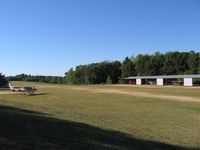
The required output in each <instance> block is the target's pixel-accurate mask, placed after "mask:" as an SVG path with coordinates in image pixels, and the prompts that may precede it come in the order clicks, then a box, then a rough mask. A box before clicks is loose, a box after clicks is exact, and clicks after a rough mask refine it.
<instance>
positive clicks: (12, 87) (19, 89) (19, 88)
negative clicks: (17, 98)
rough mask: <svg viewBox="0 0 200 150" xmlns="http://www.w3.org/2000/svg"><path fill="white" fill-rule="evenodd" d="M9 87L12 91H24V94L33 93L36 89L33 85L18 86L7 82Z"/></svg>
mask: <svg viewBox="0 0 200 150" xmlns="http://www.w3.org/2000/svg"><path fill="white" fill-rule="evenodd" d="M9 88H10V90H11V91H13V92H24V94H26V93H27V94H29V95H35V92H36V91H37V90H38V89H37V88H36V87H34V86H29V87H19V86H12V85H11V84H10V83H9Z"/></svg>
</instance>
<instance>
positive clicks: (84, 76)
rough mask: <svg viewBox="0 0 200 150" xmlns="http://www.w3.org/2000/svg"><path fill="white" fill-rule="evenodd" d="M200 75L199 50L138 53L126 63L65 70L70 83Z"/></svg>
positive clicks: (96, 64) (108, 63)
mask: <svg viewBox="0 0 200 150" xmlns="http://www.w3.org/2000/svg"><path fill="white" fill-rule="evenodd" d="M198 73H199V74H200V53H198V52H194V51H190V52H178V51H175V52H167V53H165V54H162V53H160V52H156V53H154V54H152V55H149V54H145V55H142V54H139V55H137V56H136V57H130V58H129V57H126V58H125V59H124V61H123V62H119V61H113V62H109V61H104V62H101V63H92V64H88V65H79V66H77V67H76V68H75V69H73V68H71V69H70V70H69V71H68V72H66V73H65V78H64V82H65V83H67V84H105V83H109V84H111V83H112V84H115V83H122V82H124V80H123V79H124V78H125V77H128V76H144V75H149V76H153V75H182V74H198Z"/></svg>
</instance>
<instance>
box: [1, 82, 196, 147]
mask: <svg viewBox="0 0 200 150" xmlns="http://www.w3.org/2000/svg"><path fill="white" fill-rule="evenodd" d="M13 85H18V86H19V85H20V86H25V85H36V86H37V87H38V88H39V92H38V93H37V95H36V96H25V95H23V94H20V93H19V94H3V95H0V149H42V150H43V149H59V150H60V149H91V150H92V149H107V150H111V149H123V150H128V149H141V150H145V149H150V150H151V149H152V150H153V149H158V150H159V149H160V150H161V149H166V150H167V149H173V150H175V149H182V150H186V149H196V150H197V149H200V89H199V88H180V87H155V86H153V87H151V86H141V87H138V86H127V85H124V86H122V85H93V86H66V85H52V84H42V83H30V82H13ZM138 93H139V94H138ZM149 95H150V96H149ZM154 95H155V96H154ZM163 96H164V97H163ZM181 98H182V99H183V101H181ZM177 99H178V100H177ZM198 99H199V102H198ZM193 100H195V101H193Z"/></svg>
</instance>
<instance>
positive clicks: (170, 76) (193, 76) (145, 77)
mask: <svg viewBox="0 0 200 150" xmlns="http://www.w3.org/2000/svg"><path fill="white" fill-rule="evenodd" d="M157 78H164V79H179V78H200V74H194V75H162V76H134V77H132V76H131V77H127V78H125V79H127V80H128V79H157Z"/></svg>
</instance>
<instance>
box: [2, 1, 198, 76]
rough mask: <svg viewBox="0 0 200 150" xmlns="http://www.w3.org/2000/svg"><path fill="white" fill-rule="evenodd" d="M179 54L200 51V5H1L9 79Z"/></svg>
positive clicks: (5, 69) (4, 69) (4, 67)
mask: <svg viewBox="0 0 200 150" xmlns="http://www.w3.org/2000/svg"><path fill="white" fill-rule="evenodd" d="M174 50H178V51H190V50H194V51H196V52H199V51H200V0H0V72H2V73H3V74H5V75H6V76H9V75H16V74H20V73H27V74H32V75H56V76H57V75H58V76H63V75H64V73H65V72H67V71H68V70H69V69H70V68H71V67H76V66H77V65H80V64H89V63H93V62H101V61H105V60H110V61H114V60H119V61H123V59H124V58H125V57H126V56H136V55H137V54H140V53H141V54H152V53H154V52H156V51H160V52H162V53H165V52H167V51H174Z"/></svg>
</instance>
